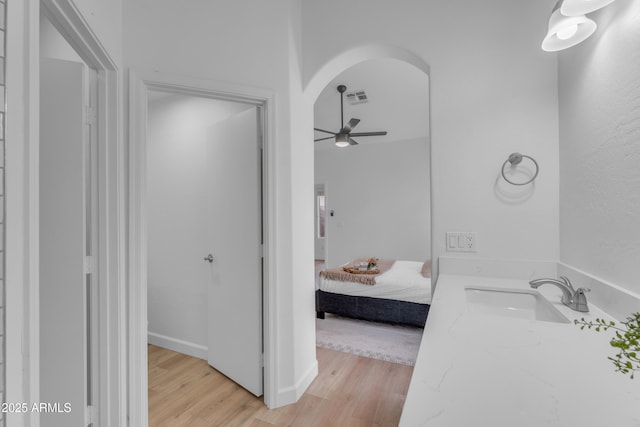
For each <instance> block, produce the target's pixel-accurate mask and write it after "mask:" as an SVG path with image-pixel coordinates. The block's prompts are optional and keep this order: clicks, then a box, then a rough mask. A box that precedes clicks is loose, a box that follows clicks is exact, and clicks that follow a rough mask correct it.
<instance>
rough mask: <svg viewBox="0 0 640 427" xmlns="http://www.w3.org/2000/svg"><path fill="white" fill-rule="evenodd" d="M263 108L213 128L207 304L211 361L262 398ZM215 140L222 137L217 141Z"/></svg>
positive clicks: (252, 110)
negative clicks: (260, 143)
mask: <svg viewBox="0 0 640 427" xmlns="http://www.w3.org/2000/svg"><path fill="white" fill-rule="evenodd" d="M258 120H259V115H258V110H257V108H251V109H250V110H248V111H245V112H243V113H240V114H237V115H235V116H233V117H231V118H230V119H227V120H225V121H223V122H220V123H219V124H217V125H216V126H215V127H214V129H211V132H210V135H212V138H211V140H210V141H209V144H208V146H207V148H208V160H209V163H210V168H209V171H210V180H209V184H210V193H209V195H210V197H209V215H208V217H209V219H208V224H207V225H206V226H204V227H203V230H207V232H208V233H209V236H208V240H209V244H210V248H211V249H210V252H209V253H211V254H212V255H213V260H212V262H208V261H205V260H204V257H206V256H207V255H208V253H203V254H202V258H203V260H202V261H201V262H202V268H206V269H210V271H211V278H212V279H211V284H210V286H209V304H208V340H207V341H208V343H207V344H208V361H209V364H210V365H211V366H213V367H214V368H216V369H217V370H219V371H220V372H222V373H223V374H225V375H226V376H228V377H229V378H231V379H232V380H234V381H235V382H237V383H238V384H240V385H241V386H242V387H244V388H246V389H247V390H249V391H250V392H251V393H253V394H255V395H256V396H260V395H262V389H263V375H262V255H261V244H262V206H261V205H262V202H261V194H262V190H261V189H262V184H261V175H262V168H261V164H262V156H261V148H260V145H259V138H258V129H259V125H258V123H259V122H258ZM213 135H215V137H213Z"/></svg>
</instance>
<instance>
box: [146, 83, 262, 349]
mask: <svg viewBox="0 0 640 427" xmlns="http://www.w3.org/2000/svg"><path fill="white" fill-rule="evenodd" d="M248 108H251V106H250V105H246V104H240V103H233V102H224V101H216V100H210V99H205V98H196V97H184V96H175V95H173V96H172V95H169V96H168V97H165V98H161V99H159V100H157V101H155V102H150V104H149V116H148V120H149V121H148V123H149V127H148V132H149V133H148V135H149V141H148V145H147V153H148V160H147V197H148V198H147V207H148V217H147V219H148V225H147V227H148V229H147V230H148V231H147V233H148V261H147V270H148V276H147V277H148V284H147V286H148V290H147V297H148V298H147V301H148V306H147V310H148V318H149V342H151V343H152V344H157V345H162V346H165V347H167V348H170V349H172V350H176V351H181V352H183V353H187V354H190V355H193V356H196V357H200V358H203V359H204V358H206V348H207V347H208V343H207V295H208V294H207V286H209V285H211V283H210V279H211V278H210V277H209V275H208V274H206V273H207V272H208V271H209V270H208V269H207V270H204V273H203V270H200V269H199V268H198V267H202V266H203V265H204V264H203V261H202V258H203V257H204V256H206V255H207V250H211V249H210V248H209V249H207V248H206V247H203V248H202V249H201V248H200V246H202V244H203V243H205V241H206V238H205V237H204V236H205V235H206V233H205V231H206V229H205V227H206V224H207V221H208V218H207V217H206V216H207V212H208V209H206V206H207V195H208V196H209V197H211V190H210V187H209V179H210V173H209V170H210V165H211V161H210V160H209V159H208V158H207V156H206V153H204V152H203V148H204V147H205V145H203V142H204V141H208V140H214V139H215V134H212V132H215V131H216V130H218V129H220V128H219V127H214V125H215V124H218V125H219V126H224V120H226V119H228V118H229V117H230V116H232V115H234V114H237V113H239V112H241V111H244V110H247V109H248ZM200 249H201V250H200ZM192 252H195V254H192ZM183 254H189V255H188V256H191V255H193V256H191V258H192V259H185V258H184V255H183Z"/></svg>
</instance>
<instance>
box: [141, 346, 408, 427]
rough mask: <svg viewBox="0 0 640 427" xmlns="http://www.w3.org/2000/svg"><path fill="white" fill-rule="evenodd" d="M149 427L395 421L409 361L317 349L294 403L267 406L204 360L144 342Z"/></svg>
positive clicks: (348, 425) (316, 426) (321, 426)
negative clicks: (315, 369)
mask: <svg viewBox="0 0 640 427" xmlns="http://www.w3.org/2000/svg"><path fill="white" fill-rule="evenodd" d="M148 350H149V353H148V354H149V426H150V427H162V426H171V427H180V426H190V427H200V426H203V427H204V426H206V427H212V426H225V427H226V426H248V427H249V426H250V427H263V426H264V427H268V426H304V427H307V426H309V427H332V426H340V427H343V426H344V427H352V426H353V427H360V426H371V427H375V426H397V425H398V421H399V420H400V413H401V411H402V405H403V404H404V400H405V397H406V394H407V389H408V388H409V381H410V379H411V374H412V372H413V367H411V366H405V365H399V364H395V363H391V362H385V361H381V360H375V359H369V358H366V357H360V356H355V355H352V354H347V353H341V352H337V351H332V350H327V349H322V348H318V349H317V358H318V365H319V375H318V377H317V378H316V379H315V380H314V382H313V383H312V384H311V386H309V388H308V389H307V391H306V393H305V394H304V395H303V396H302V397H301V398H300V400H299V401H298V402H297V403H294V404H292V405H288V406H285V407H282V408H277V409H272V410H269V409H267V407H266V406H265V405H264V402H263V400H262V398H256V397H255V396H253V395H252V394H251V393H249V392H248V391H246V390H244V389H243V388H241V387H240V386H238V385H236V384H235V383H234V382H233V381H231V380H229V379H228V378H227V377H225V376H224V375H222V374H221V373H219V372H218V371H216V370H215V369H213V368H211V367H210V366H209V365H208V364H207V362H206V361H205V360H201V359H197V358H194V357H190V356H186V355H184V354H180V353H176V352H173V351H171V350H166V349H163V348H160V347H156V346H153V345H149V347H148Z"/></svg>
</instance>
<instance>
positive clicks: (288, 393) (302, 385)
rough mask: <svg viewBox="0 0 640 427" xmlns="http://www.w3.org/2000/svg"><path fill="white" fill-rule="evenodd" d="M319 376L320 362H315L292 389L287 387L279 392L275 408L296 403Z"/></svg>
mask: <svg viewBox="0 0 640 427" xmlns="http://www.w3.org/2000/svg"><path fill="white" fill-rule="evenodd" d="M317 376H318V361H317V360H314V361H313V364H312V365H311V366H310V367H309V369H307V372H306V373H305V374H304V375H303V376H302V377H301V378H300V379H299V380H298V381H297V382H296V384H295V385H293V386H291V387H285V388H283V389H280V390H279V391H278V396H277V397H276V399H275V402H274V405H273V406H272V407H273V408H277V407H280V406H285V405H289V404H291V403H295V402H297V401H298V399H300V398H301V397H302V395H303V394H304V392H305V391H306V390H307V388H308V387H309V386H310V385H311V383H312V382H313V380H314V379H315V378H316V377H317Z"/></svg>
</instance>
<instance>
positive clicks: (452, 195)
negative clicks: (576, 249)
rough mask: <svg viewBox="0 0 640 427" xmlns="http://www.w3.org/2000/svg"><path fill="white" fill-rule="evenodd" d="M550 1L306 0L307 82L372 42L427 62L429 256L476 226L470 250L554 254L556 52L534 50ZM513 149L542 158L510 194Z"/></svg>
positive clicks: (511, 255)
mask: <svg viewBox="0 0 640 427" xmlns="http://www.w3.org/2000/svg"><path fill="white" fill-rule="evenodd" d="M553 5H554V0H544V1H527V0H518V1H513V0H489V1H482V2H478V1H475V0H458V1H444V0H443V1H429V2H420V1H409V0H404V1H400V2H381V1H378V2H363V1H342V0H327V1H322V2H319V1H313V0H303V46H304V50H303V52H304V61H303V64H304V68H303V69H304V82H305V85H311V84H313V83H315V82H316V81H315V80H314V79H318V78H325V79H329V80H330V79H331V78H333V77H334V76H333V75H332V76H328V77H327V76H321V74H322V72H324V71H326V70H327V66H328V64H331V61H332V60H333V59H334V58H336V57H338V56H339V55H340V54H342V53H344V52H346V51H348V50H353V51H354V52H355V53H354V56H355V55H357V54H358V53H361V51H359V50H358V49H359V48H363V47H366V46H370V45H372V44H373V45H376V44H380V45H383V46H391V47H394V48H402V49H405V50H408V51H410V52H413V53H414V54H415V55H417V56H418V57H419V58H420V59H422V61H424V62H426V63H427V64H428V65H429V66H430V70H431V72H430V94H431V106H430V110H431V120H430V123H431V147H432V148H431V149H432V151H431V154H432V166H433V170H432V178H433V192H432V206H433V211H432V213H433V219H432V220H433V227H434V228H433V236H432V237H433V242H434V245H433V254H432V256H433V257H434V259H435V258H437V257H438V256H440V255H442V254H443V253H444V252H445V232H446V231H475V232H477V238H478V252H477V254H475V255H467V256H476V257H488V258H499V259H541V260H554V259H557V256H558V245H559V244H558V184H557V183H558V117H557V115H558V110H557V79H556V58H555V56H554V55H549V54H547V53H545V52H543V51H542V50H541V49H540V43H541V39H542V37H543V36H544V34H545V31H546V27H547V23H548V19H549V14H550V11H551V8H552V7H553ZM338 11H339V12H338ZM334 28H341V29H346V30H345V31H332V29H334ZM341 71H342V70H335V72H336V73H339V72H341ZM389 84H393V83H392V80H391V79H390V82H389ZM514 151H520V152H522V153H525V154H530V155H532V156H534V157H535V158H536V159H537V160H538V162H539V163H540V167H541V171H540V176H539V177H538V179H537V180H536V183H535V186H533V187H532V191H531V193H530V194H529V195H528V197H527V198H522V199H519V200H518V201H517V202H514V201H513V200H509V199H505V198H504V197H502V195H501V194H500V191H498V190H500V189H501V188H500V187H499V186H500V182H499V181H498V176H499V173H500V172H499V171H500V166H501V165H502V163H503V162H504V161H505V160H506V158H507V156H508V155H509V154H510V153H511V152H514ZM505 191H511V189H509V188H506V190H505ZM456 256H462V255H456ZM436 268H437V266H436Z"/></svg>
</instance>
